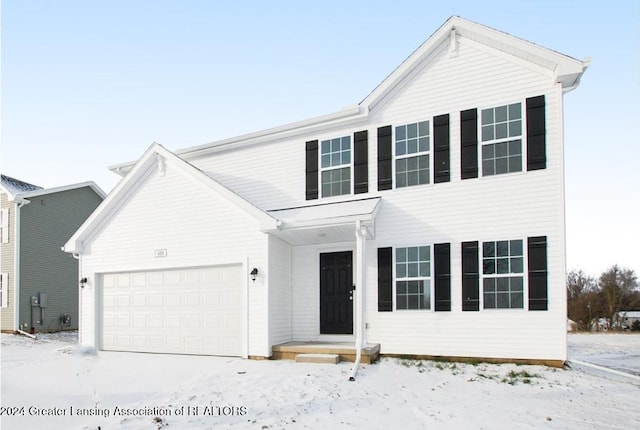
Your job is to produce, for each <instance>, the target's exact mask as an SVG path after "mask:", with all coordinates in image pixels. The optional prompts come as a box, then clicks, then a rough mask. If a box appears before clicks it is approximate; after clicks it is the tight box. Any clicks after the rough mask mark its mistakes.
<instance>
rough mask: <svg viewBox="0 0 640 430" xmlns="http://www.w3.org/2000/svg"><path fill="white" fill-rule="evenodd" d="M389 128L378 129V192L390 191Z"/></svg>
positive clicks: (390, 158) (391, 182)
mask: <svg viewBox="0 0 640 430" xmlns="http://www.w3.org/2000/svg"><path fill="white" fill-rule="evenodd" d="M392 159H393V157H392V155H391V126H390V125H387V126H385V127H380V128H378V191H382V190H390V189H391V187H392V184H393V181H392V179H391V174H392V169H391V162H392Z"/></svg>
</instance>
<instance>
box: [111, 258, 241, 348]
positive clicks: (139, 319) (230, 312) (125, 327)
mask: <svg viewBox="0 0 640 430" xmlns="http://www.w3.org/2000/svg"><path fill="white" fill-rule="evenodd" d="M242 279H243V278H242V266H238V265H234V266H217V267H207V268H188V269H180V270H165V271H153V272H133V273H114V274H105V275H103V288H102V349H104V350H111V351H137V352H159V353H175V354H203V355H228V356H241V355H242V296H243V294H242Z"/></svg>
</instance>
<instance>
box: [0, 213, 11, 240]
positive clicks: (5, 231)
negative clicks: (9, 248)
mask: <svg viewBox="0 0 640 430" xmlns="http://www.w3.org/2000/svg"><path fill="white" fill-rule="evenodd" d="M0 237H1V238H2V243H9V209H2V210H0Z"/></svg>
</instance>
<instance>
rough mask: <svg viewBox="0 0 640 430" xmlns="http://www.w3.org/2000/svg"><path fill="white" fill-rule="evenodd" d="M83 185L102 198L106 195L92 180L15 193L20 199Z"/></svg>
mask: <svg viewBox="0 0 640 430" xmlns="http://www.w3.org/2000/svg"><path fill="white" fill-rule="evenodd" d="M84 187H89V188H91V189H92V190H93V191H94V192H95V193H96V194H97V195H99V196H100V197H101V198H103V199H104V198H105V197H107V194H106V193H105V192H104V191H102V188H100V187H99V186H98V185H97V184H96V183H95V182H93V181H87V182H80V183H77V184H69V185H63V186H61V187H53V188H41V189H38V190H33V191H28V192H26V193H20V194H18V195H17V197H19V198H21V199H28V198H31V197H37V196H44V195H47V194H54V193H61V192H63V191H70V190H76V189H79V188H84Z"/></svg>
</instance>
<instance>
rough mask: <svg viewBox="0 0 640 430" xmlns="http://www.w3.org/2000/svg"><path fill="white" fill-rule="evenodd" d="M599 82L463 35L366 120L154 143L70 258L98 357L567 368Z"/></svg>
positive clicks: (470, 28)
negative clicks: (583, 96)
mask: <svg viewBox="0 0 640 430" xmlns="http://www.w3.org/2000/svg"><path fill="white" fill-rule="evenodd" d="M587 66H588V64H587V63H586V62H582V61H579V60H576V59H574V58H571V57H569V56H566V55H563V54H560V53H558V52H555V51H553V50H550V49H546V48H543V47H540V46H538V45H535V44H533V43H530V42H528V41H525V40H522V39H519V38H517V37H514V36H511V35H509V34H506V33H503V32H500V31H498V30H494V29H491V28H488V27H485V26H483V25H480V24H477V23H474V22H470V21H468V20H465V19H462V18H459V17H452V18H450V19H449V20H448V21H447V22H445V23H444V24H443V25H442V26H441V27H440V28H439V29H438V30H437V31H436V32H435V33H434V34H433V35H432V36H431V37H430V38H429V39H428V40H427V41H426V42H425V43H424V44H423V45H422V46H420V47H419V48H418V49H417V50H416V51H415V52H414V53H413V54H411V56H410V57H409V58H407V60H406V61H404V62H403V63H402V64H401V65H400V66H399V67H398V68H397V69H395V70H394V71H393V72H392V73H391V74H390V75H389V76H388V77H387V78H386V79H385V80H384V81H383V82H382V83H381V84H380V85H379V86H378V87H376V88H375V89H374V90H373V92H371V93H370V94H369V95H368V96H367V97H366V98H365V99H364V100H362V101H361V102H360V103H358V104H357V105H354V106H353V107H350V108H347V109H344V110H341V111H339V112H336V113H333V114H329V115H326V116H322V117H319V118H312V119H309V120H306V121H301V122H297V123H293V124H288V125H284V126H280V127H276V128H272V129H269V130H264V131H258V132H255V133H251V134H248V135H243V136H239V137H235V138H230V139H226V140H222V141H218V142H213V143H209V144H205V145H202V146H197V147H191V148H185V149H181V150H178V151H176V152H171V151H169V150H167V149H166V148H164V147H162V146H160V145H158V144H153V145H152V146H151V147H150V148H148V150H147V151H146V152H145V153H144V154H143V155H142V156H141V157H140V159H139V160H138V161H137V162H132V163H124V164H121V165H118V166H114V167H112V170H114V171H115V172H117V173H119V174H121V175H123V179H122V180H121V181H120V183H119V184H118V185H117V186H116V187H115V189H114V190H113V191H112V192H111V194H110V195H109V196H108V197H107V198H106V200H105V201H104V202H103V203H102V205H101V206H100V207H99V208H98V209H97V210H96V211H95V212H94V213H93V215H92V216H91V217H90V218H89V219H88V220H87V221H86V222H85V224H84V225H83V226H82V227H81V228H80V229H79V230H78V231H77V232H76V233H75V235H74V236H73V237H72V238H71V239H70V240H69V242H68V243H67V244H66V246H65V249H66V251H67V252H71V253H74V254H76V256H77V257H79V258H80V278H82V279H83V282H82V283H81V285H80V289H79V294H80V306H81V312H80V314H81V315H80V318H81V321H80V323H81V328H80V337H81V343H82V344H85V345H91V346H95V347H97V348H99V349H104V350H126V351H148V352H170V353H187V354H210V355H229V356H242V357H270V356H272V355H273V351H274V348H275V347H276V346H277V345H280V344H283V343H287V342H292V341H303V342H304V341H325V342H357V344H358V345H360V344H362V345H365V344H376V345H379V347H380V352H381V353H382V354H389V355H393V354H402V355H415V356H438V357H467V358H477V359H496V360H525V361H531V362H544V363H548V364H556V365H557V364H561V363H563V362H564V361H565V360H566V354H567V353H566V293H565V212H564V201H565V198H564V159H563V156H564V148H563V146H564V139H563V97H564V94H565V93H566V92H568V91H571V90H573V89H574V88H576V87H577V85H578V84H579V82H580V78H581V76H582V74H583V73H584V71H585V69H586V67H587Z"/></svg>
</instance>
